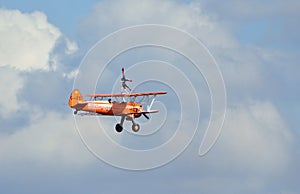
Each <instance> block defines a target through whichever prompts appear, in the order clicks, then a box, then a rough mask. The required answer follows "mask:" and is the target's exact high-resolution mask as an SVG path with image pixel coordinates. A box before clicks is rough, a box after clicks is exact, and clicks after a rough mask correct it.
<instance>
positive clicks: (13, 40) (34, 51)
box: [0, 9, 61, 71]
mask: <svg viewBox="0 0 300 194" xmlns="http://www.w3.org/2000/svg"><path fill="white" fill-rule="evenodd" d="M60 36H61V32H60V30H59V29H58V28H57V27H55V26H54V25H52V24H50V23H49V22H48V21H47V16H46V15H45V14H44V13H42V12H39V11H36V12H32V13H21V12H20V11H19V10H6V9H0V41H1V45H0V66H10V67H14V68H16V69H18V70H26V71H30V70H49V68H50V62H51V60H50V54H51V51H52V49H53V48H54V47H55V43H56V41H57V40H58V38H59V37H60Z"/></svg>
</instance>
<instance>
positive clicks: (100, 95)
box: [86, 91, 167, 97]
mask: <svg viewBox="0 0 300 194" xmlns="http://www.w3.org/2000/svg"><path fill="white" fill-rule="evenodd" d="M163 94H167V92H163V91H159V92H140V93H131V94H87V95H86V96H88V97H136V96H153V95H163Z"/></svg>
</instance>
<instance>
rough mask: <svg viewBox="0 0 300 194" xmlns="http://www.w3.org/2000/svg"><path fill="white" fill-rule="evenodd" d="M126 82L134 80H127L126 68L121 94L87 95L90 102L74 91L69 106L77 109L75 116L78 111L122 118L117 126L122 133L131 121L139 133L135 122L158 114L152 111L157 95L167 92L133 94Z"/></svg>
mask: <svg viewBox="0 0 300 194" xmlns="http://www.w3.org/2000/svg"><path fill="white" fill-rule="evenodd" d="M126 82H132V80H129V79H126V77H125V73H124V68H122V78H121V93H119V94H87V95H86V96H87V97H89V100H84V98H83V97H82V95H81V93H80V91H79V90H78V89H74V90H73V92H72V93H71V95H70V99H69V106H70V107H71V108H73V109H75V110H74V114H75V115H76V114H78V111H82V112H83V114H82V115H107V116H120V117H121V121H120V122H119V123H117V124H116V126H115V129H116V131H117V132H119V133H120V132H122V130H123V124H124V121H125V120H128V121H131V122H132V130H133V131H134V132H138V131H139V130H140V125H139V124H138V123H136V122H135V119H136V118H139V117H141V116H142V115H143V116H144V117H145V118H146V119H149V116H148V115H149V114H151V113H157V112H158V110H151V107H152V105H153V103H154V101H155V98H156V96H157V95H163V94H166V93H167V92H164V91H160V92H140V93H131V88H130V87H129V86H128V85H127V84H126Z"/></svg>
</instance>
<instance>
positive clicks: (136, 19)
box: [80, 0, 236, 48]
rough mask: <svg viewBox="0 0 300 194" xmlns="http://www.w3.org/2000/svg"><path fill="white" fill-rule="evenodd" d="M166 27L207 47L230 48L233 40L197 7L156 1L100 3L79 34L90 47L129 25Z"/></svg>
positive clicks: (197, 5)
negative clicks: (188, 34) (183, 31)
mask: <svg viewBox="0 0 300 194" xmlns="http://www.w3.org/2000/svg"><path fill="white" fill-rule="evenodd" d="M145 23H155V24H165V25H170V26H174V27H178V28H180V29H183V30H186V31H187V32H190V33H192V34H193V35H195V36H197V37H198V38H199V39H200V40H202V41H203V42H205V43H206V44H207V45H210V46H218V47H225V48H227V47H232V46H233V45H235V44H236V42H235V40H234V38H233V37H232V36H231V35H230V34H229V33H228V32H227V31H226V30H224V27H221V26H220V24H218V22H217V21H215V20H214V19H213V18H212V17H210V16H209V15H207V14H205V13H204V12H203V11H202V9H201V6H200V4H198V3H189V4H187V3H180V2H178V1H171V0H166V1H159V0H152V1H148V0H142V1H140V0H130V1H126V0H117V1H101V2H100V3H98V4H96V6H94V8H93V10H92V12H91V13H90V14H89V15H88V16H86V17H85V18H83V19H82V21H81V23H80V30H81V33H82V36H84V38H85V40H88V41H90V42H92V43H94V42H96V41H98V40H99V39H100V38H102V37H103V36H105V35H107V34H109V33H111V32H113V31H115V30H118V29H120V28H123V27H127V26H130V25H138V24H145Z"/></svg>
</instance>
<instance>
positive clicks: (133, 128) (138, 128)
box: [132, 123, 140, 132]
mask: <svg viewBox="0 0 300 194" xmlns="http://www.w3.org/2000/svg"><path fill="white" fill-rule="evenodd" d="M139 130H140V125H139V124H137V123H134V124H132V131H134V132H138V131H139Z"/></svg>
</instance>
